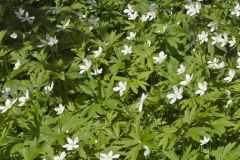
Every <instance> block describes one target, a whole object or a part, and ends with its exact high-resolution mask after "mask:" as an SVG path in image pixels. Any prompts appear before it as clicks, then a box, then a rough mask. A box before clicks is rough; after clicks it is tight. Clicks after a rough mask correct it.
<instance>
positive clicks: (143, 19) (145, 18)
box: [140, 14, 148, 22]
mask: <svg viewBox="0 0 240 160" xmlns="http://www.w3.org/2000/svg"><path fill="white" fill-rule="evenodd" d="M140 19H141V21H142V22H146V21H147V20H148V15H144V14H143V15H142V17H141V18H140Z"/></svg>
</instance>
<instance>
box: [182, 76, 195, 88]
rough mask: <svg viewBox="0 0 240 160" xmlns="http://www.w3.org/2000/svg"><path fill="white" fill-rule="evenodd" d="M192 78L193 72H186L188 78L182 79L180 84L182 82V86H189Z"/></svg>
mask: <svg viewBox="0 0 240 160" xmlns="http://www.w3.org/2000/svg"><path fill="white" fill-rule="evenodd" d="M192 78H193V75H192V74H191V75H189V74H186V80H184V81H181V82H180V84H181V85H182V86H187V85H188V84H189V83H190V82H191V80H192Z"/></svg>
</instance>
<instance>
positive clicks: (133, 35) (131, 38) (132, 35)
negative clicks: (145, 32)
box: [126, 32, 136, 40]
mask: <svg viewBox="0 0 240 160" xmlns="http://www.w3.org/2000/svg"><path fill="white" fill-rule="evenodd" d="M135 37H136V33H135V32H130V33H129V35H128V36H127V37H126V39H127V40H133V39H134V38H135Z"/></svg>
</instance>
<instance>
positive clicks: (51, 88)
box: [44, 81, 54, 93]
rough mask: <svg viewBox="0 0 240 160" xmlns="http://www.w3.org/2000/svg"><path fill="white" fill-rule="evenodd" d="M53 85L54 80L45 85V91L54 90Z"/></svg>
mask: <svg viewBox="0 0 240 160" xmlns="http://www.w3.org/2000/svg"><path fill="white" fill-rule="evenodd" d="M53 86H54V83H53V81H52V83H51V85H48V86H45V87H44V91H45V93H49V92H51V91H52V90H53Z"/></svg>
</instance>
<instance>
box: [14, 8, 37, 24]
mask: <svg viewBox="0 0 240 160" xmlns="http://www.w3.org/2000/svg"><path fill="white" fill-rule="evenodd" d="M14 13H15V14H16V16H17V18H18V19H20V20H21V22H25V21H27V22H28V23H33V21H34V19H35V17H34V16H32V17H30V16H29V13H28V12H27V11H25V10H24V9H22V8H19V10H18V11H15V12H14Z"/></svg>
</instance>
